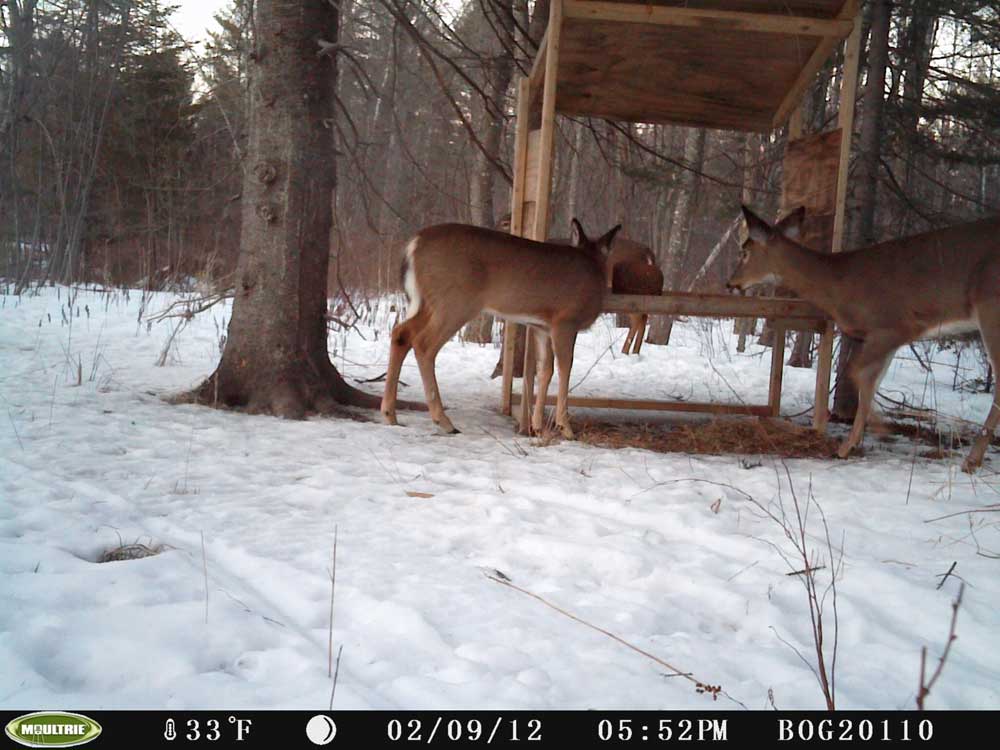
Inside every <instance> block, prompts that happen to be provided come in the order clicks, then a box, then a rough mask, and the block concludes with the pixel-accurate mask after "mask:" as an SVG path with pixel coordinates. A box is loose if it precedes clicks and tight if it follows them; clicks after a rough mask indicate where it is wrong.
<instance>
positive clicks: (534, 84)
mask: <svg viewBox="0 0 1000 750" xmlns="http://www.w3.org/2000/svg"><path fill="white" fill-rule="evenodd" d="M548 46H549V30H548V28H546V29H545V33H544V34H543V35H542V41H541V43H540V44H539V45H538V54H536V55H535V59H534V61H533V62H532V63H531V72H530V73H529V74H528V92H529V97H528V104H529V106H530V105H531V104H533V103H534V100H535V94H536V93H537V92H538V91H539V89H541V87H542V81H543V80H544V76H545V51H546V50H547V49H548Z"/></svg>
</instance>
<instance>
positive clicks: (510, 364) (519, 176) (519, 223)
mask: <svg viewBox="0 0 1000 750" xmlns="http://www.w3.org/2000/svg"><path fill="white" fill-rule="evenodd" d="M530 108H531V91H530V85H529V81H528V79H527V77H524V76H522V77H521V78H520V79H519V80H518V82H517V119H516V120H515V128H514V188H513V192H512V194H511V199H510V232H511V234H516V235H518V236H522V237H523V236H524V196H525V184H524V181H525V179H526V177H527V161H528V159H527V157H528V126H529V122H528V120H529V114H530ZM518 327H519V324H518V323H511V322H506V323H504V325H503V377H502V384H501V395H500V413H501V414H505V415H507V416H510V414H511V393H512V391H513V389H514V349H515V346H516V340H517V335H518Z"/></svg>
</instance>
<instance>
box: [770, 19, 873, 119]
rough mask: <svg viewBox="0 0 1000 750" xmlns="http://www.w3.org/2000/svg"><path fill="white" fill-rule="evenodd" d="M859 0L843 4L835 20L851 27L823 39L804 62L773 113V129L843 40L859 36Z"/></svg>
mask: <svg viewBox="0 0 1000 750" xmlns="http://www.w3.org/2000/svg"><path fill="white" fill-rule="evenodd" d="M858 4H859V0H847V2H845V3H844V7H843V8H842V9H841V11H840V13H839V14H838V16H837V18H838V19H839V20H840V21H842V22H847V23H850V24H851V27H850V28H848V29H847V31H846V32H845V33H844V34H841V35H840V36H837V37H824V38H823V39H821V40H820V43H819V45H817V47H816V49H815V50H814V51H813V53H812V55H810V56H809V59H808V60H807V61H806V64H805V65H804V66H803V68H802V70H800V71H799V74H798V76H797V77H796V78H795V82H794V83H793V84H792V87H791V88H790V89H789V90H788V93H787V94H785V98H784V99H782V101H781V104H779V105H778V109H776V110H775V112H774V119H773V120H772V121H771V124H772V125H773V126H774V127H775V128H779V127H781V126H782V125H784V124H785V121H786V120H787V119H788V118H789V116H790V115H791V114H792V112H793V111H794V110H795V108H796V107H798V106H799V102H800V101H801V99H802V97H803V95H805V93H806V89H808V88H809V86H810V84H812V82H813V80H814V79H815V78H816V74H817V73H819V71H820V68H822V67H823V65H825V64H826V61H827V60H828V59H829V57H830V55H831V54H832V53H833V51H834V50H835V49H836V48H837V45H838V44H840V42H841V41H842V40H843V38H844V37H845V36H847V35H848V34H852V35H853V34H860V30H861V19H860V18H856V16H857V13H858Z"/></svg>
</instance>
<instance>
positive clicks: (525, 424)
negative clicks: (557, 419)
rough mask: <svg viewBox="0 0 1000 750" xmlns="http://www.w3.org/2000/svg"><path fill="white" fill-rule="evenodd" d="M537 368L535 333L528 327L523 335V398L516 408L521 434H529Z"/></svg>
mask: <svg viewBox="0 0 1000 750" xmlns="http://www.w3.org/2000/svg"><path fill="white" fill-rule="evenodd" d="M536 369H537V352H536V351H535V335H534V332H533V331H532V330H531V329H530V328H529V329H528V331H527V335H526V336H525V337H524V377H523V378H521V385H522V388H523V390H524V394H525V397H526V398H525V399H524V400H522V401H521V402H520V408H519V409H518V418H517V423H518V432H520V433H521V434H522V435H530V434H531V406H532V404H533V403H534V401H535V370H536Z"/></svg>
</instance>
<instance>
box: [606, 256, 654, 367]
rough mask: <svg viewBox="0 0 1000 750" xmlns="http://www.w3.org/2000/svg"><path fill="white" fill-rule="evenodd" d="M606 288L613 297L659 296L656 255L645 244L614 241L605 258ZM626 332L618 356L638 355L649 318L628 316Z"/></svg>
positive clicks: (642, 314) (633, 314)
mask: <svg viewBox="0 0 1000 750" xmlns="http://www.w3.org/2000/svg"><path fill="white" fill-rule="evenodd" d="M608 286H609V287H610V288H611V291H612V292H613V293H614V294H662V293H663V271H661V270H660V269H659V267H657V265H656V256H654V255H653V252H652V251H651V250H650V249H649V248H648V247H646V246H645V245H640V244H639V243H638V242H632V241H631V240H625V239H618V240H616V241H615V244H614V246H613V247H612V248H611V254H610V255H609V256H608ZM628 321H629V330H628V336H626V337H625V344H624V346H622V354H625V355H627V354H628V353H629V348H630V347H631V348H632V354H639V350H640V349H642V339H643V336H645V333H646V324H647V323H648V322H649V315H647V314H645V313H630V314H629V316H628Z"/></svg>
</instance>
